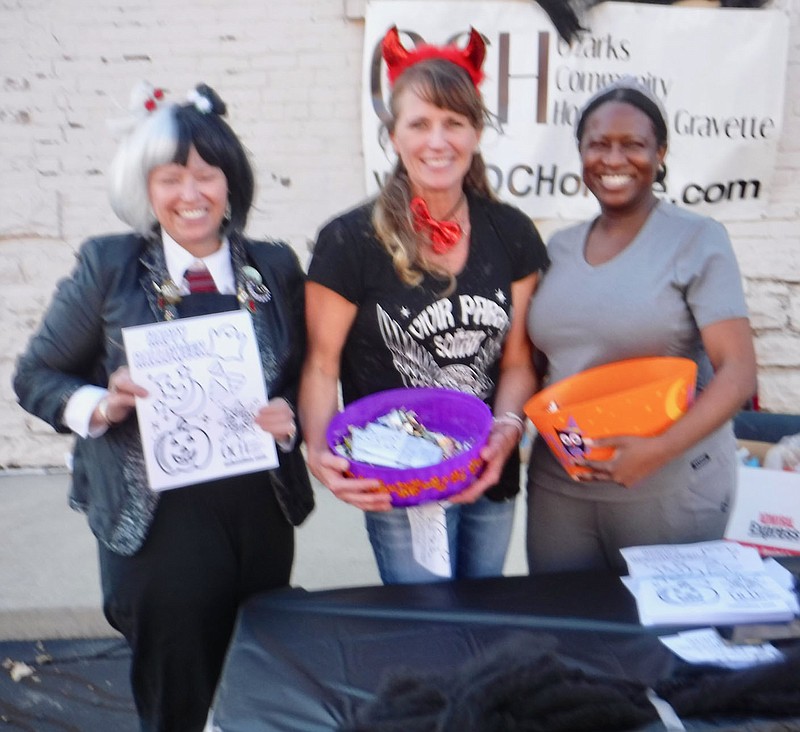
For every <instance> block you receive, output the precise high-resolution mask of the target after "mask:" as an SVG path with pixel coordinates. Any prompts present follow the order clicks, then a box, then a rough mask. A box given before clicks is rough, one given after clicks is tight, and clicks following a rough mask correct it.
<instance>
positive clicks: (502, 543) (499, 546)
mask: <svg viewBox="0 0 800 732" xmlns="http://www.w3.org/2000/svg"><path fill="white" fill-rule="evenodd" d="M515 503H516V502H515V500H514V499H511V500H507V501H502V502H496V501H490V500H489V499H488V498H481V499H480V500H478V501H476V502H475V503H469V504H459V505H451V506H448V507H447V508H446V510H445V516H446V520H447V541H448V544H449V548H450V568H451V572H452V579H466V578H478V577H499V576H500V575H502V574H503V565H504V564H505V559H506V552H507V551H508V545H509V542H510V540H511V528H512V525H513V523H514V507H515ZM366 524H367V532H368V533H369V540H370V543H371V544H372V551H373V552H374V553H375V561H376V562H377V563H378V571H379V572H380V575H381V580H383V583H384V584H387V585H393V584H412V583H417V582H443V581H447V578H446V577H440V576H438V575H436V574H433V572H430V571H428V570H427V569H425V568H424V567H422V566H421V565H419V564H417V562H416V561H415V560H414V556H413V552H412V548H411V524H410V522H409V520H408V515H407V512H406V509H404V508H394V509H392V510H391V511H386V512H382V511H367V513H366Z"/></svg>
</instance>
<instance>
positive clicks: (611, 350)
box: [527, 77, 756, 573]
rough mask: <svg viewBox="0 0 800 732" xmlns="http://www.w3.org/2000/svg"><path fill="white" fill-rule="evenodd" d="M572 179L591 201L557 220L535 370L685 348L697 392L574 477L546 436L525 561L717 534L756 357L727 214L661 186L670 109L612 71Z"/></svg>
mask: <svg viewBox="0 0 800 732" xmlns="http://www.w3.org/2000/svg"><path fill="white" fill-rule="evenodd" d="M577 141H578V147H579V150H580V154H581V162H582V166H583V179H584V181H585V183H586V186H587V187H588V188H589V190H590V191H591V192H592V193H593V194H594V196H595V197H596V198H597V200H598V202H599V204H600V214H599V215H598V216H597V217H596V218H595V219H593V220H591V221H586V222H584V223H581V224H578V225H577V226H573V227H571V228H568V229H565V230H563V231H560V232H558V233H557V234H555V235H554V236H553V238H552V240H551V241H550V243H549V245H548V251H549V254H550V258H551V262H552V264H551V267H550V269H549V271H548V272H547V274H546V275H545V277H544V279H543V281H542V284H541V285H540V286H539V288H538V289H537V292H536V294H535V296H534V298H533V300H532V303H531V307H530V310H529V314H528V333H529V335H530V337H531V339H532V341H533V343H534V346H535V347H536V349H537V350H538V351H539V352H540V354H542V355H543V356H544V357H546V362H547V383H555V382H557V381H560V380H561V379H564V378H566V377H568V376H571V375H573V374H576V373H578V372H580V371H584V370H585V369H588V368H591V367H593V366H598V365H601V364H606V363H610V362H613V361H619V360H623V359H629V358H636V357H646V356H682V357H686V358H691V359H693V360H694V361H695V362H696V363H697V365H698V385H697V386H698V389H697V391H698V396H697V399H696V401H695V403H694V404H693V406H692V407H691V408H690V409H689V410H688V412H687V413H686V414H685V415H684V416H683V417H682V418H681V419H679V420H678V421H677V422H676V423H675V424H673V425H672V426H671V427H670V428H669V429H668V430H667V431H666V432H664V433H663V434H661V435H658V436H656V437H647V438H642V437H633V436H619V437H615V438H607V440H605V441H604V444H607V445H609V446H612V447H613V448H614V450H615V452H614V457H613V458H612V459H611V460H608V461H606V462H600V461H589V462H588V466H589V468H590V469H591V471H590V473H589V474H588V475H587V476H586V477H585V478H584V479H583V480H582V481H581V482H577V481H575V480H573V479H571V478H570V477H569V476H568V475H567V473H566V472H565V471H564V470H563V469H562V468H561V466H560V465H559V464H558V463H557V462H556V460H555V458H554V457H553V455H552V454H551V453H550V451H549V448H548V447H547V446H546V444H545V443H544V441H543V440H541V439H538V440H537V441H536V443H535V445H534V449H533V452H532V456H531V464H530V470H529V481H528V501H529V515H528V538H527V550H528V563H529V567H530V571H531V572H532V573H535V572H553V571H562V570H582V569H594V568H610V569H613V570H615V571H619V572H622V571H624V563H623V561H622V558H621V555H620V553H619V549H620V548H621V547H625V546H631V545H640V544H660V543H683V542H693V541H702V540H710V539H718V538H721V537H722V534H723V532H724V529H725V524H726V522H727V519H728V511H729V508H730V504H731V501H732V498H733V493H734V490H735V485H736V464H735V441H734V436H733V431H732V429H731V417H732V416H733V415H734V414H735V413H736V412H737V411H738V410H739V409H740V408H741V406H742V405H743V404H744V402H745V401H746V400H747V399H748V398H749V397H750V396H751V395H752V394H753V392H754V391H755V386H756V364H755V356H754V352H753V343H752V337H751V332H750V324H749V322H748V319H747V307H746V305H745V300H744V295H743V292H742V284H741V278H740V274H739V270H738V266H737V263H736V259H735V257H734V253H733V250H732V248H731V244H730V240H729V239H728V235H727V233H726V232H725V229H724V228H723V227H722V226H721V225H720V224H719V223H717V222H716V221H714V220H712V219H710V218H707V217H704V216H699V215H697V214H695V213H691V212H689V211H686V210H683V209H680V208H677V207H676V206H674V205H672V204H670V203H668V202H667V201H664V200H660V199H659V198H657V197H656V195H655V194H654V192H653V185H654V183H657V182H660V181H662V180H663V176H664V174H665V168H664V157H665V154H666V151H667V118H666V115H665V113H664V111H663V109H662V107H661V104H660V102H659V101H658V99H657V98H655V97H654V96H653V94H652V93H651V92H650V90H649V89H647V88H646V87H643V86H641V85H639V84H638V83H637V82H636V81H635V80H634V79H632V78H631V77H625V78H623V79H621V80H620V81H618V82H615V83H614V84H613V85H612V86H610V87H607V88H605V89H603V90H601V91H600V92H599V93H598V94H597V95H595V96H594V97H593V98H592V99H590V100H589V102H588V103H587V105H586V106H585V107H584V109H583V110H582V112H581V115H580V117H579V121H578V125H577Z"/></svg>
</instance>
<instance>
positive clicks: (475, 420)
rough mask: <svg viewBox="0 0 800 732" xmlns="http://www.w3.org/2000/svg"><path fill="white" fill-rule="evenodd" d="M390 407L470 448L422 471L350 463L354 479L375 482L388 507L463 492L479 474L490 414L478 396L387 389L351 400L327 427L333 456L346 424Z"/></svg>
mask: <svg viewBox="0 0 800 732" xmlns="http://www.w3.org/2000/svg"><path fill="white" fill-rule="evenodd" d="M393 409H408V410H410V411H413V412H415V413H416V415H417V418H418V419H419V421H420V422H421V423H422V424H423V425H424V426H425V427H427V428H428V429H430V430H433V431H435V432H442V433H443V434H446V435H449V436H450V437H453V438H455V439H456V440H460V441H463V440H469V441H470V443H471V445H472V446H471V447H470V448H469V449H467V450H465V451H464V452H460V453H458V455H454V456H453V457H451V458H449V459H448V460H443V461H442V462H441V463H437V464H436V465H428V466H427V467H424V468H386V467H381V466H379V465H369V464H368V463H361V462H358V461H356V460H351V461H350V472H351V473H352V474H353V476H354V477H356V478H377V479H378V480H380V481H381V484H382V486H383V487H384V488H386V489H388V490H389V491H390V492H391V494H392V505H394V506H414V505H416V504H418V503H426V502H428V501H439V500H442V499H443V498H447V497H448V496H452V495H454V494H455V493H458V492H460V491H463V490H464V489H465V488H467V487H469V486H470V485H471V484H472V483H473V482H474V481H475V479H476V478H477V477H478V476H479V475H480V474H481V471H482V470H483V460H482V459H481V457H480V451H481V448H482V447H483V446H484V445H485V444H486V441H487V440H488V439H489V431H490V430H491V428H492V413H491V411H490V410H489V407H487V406H486V405H485V404H484V403H483V402H482V401H481V400H480V399H478V397H476V396H472V395H471V394H465V393H463V392H460V391H454V390H452V389H438V388H437V389H428V388H420V389H389V390H387V391H379V392H376V393H375V394H370V395H369V396H366V397H363V398H361V399H358V400H356V401H354V402H351V403H350V404H348V405H347V407H346V408H345V409H344V411H342V412H339V414H337V415H336V416H335V417H334V418H333V419H332V420H331V423H330V424H329V425H328V430H327V439H328V445H329V446H330V448H331V450H333V451H334V452H336V447H337V446H338V445H340V444H341V443H342V442H343V440H344V438H345V436H347V435H348V434H349V431H350V427H351V426H354V427H363V426H364V425H365V424H367V423H369V422H372V421H374V420H376V419H377V418H378V417H382V416H383V415H384V414H388V413H389V412H391V411H392V410H393Z"/></svg>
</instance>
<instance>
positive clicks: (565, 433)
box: [556, 429, 589, 458]
mask: <svg viewBox="0 0 800 732" xmlns="http://www.w3.org/2000/svg"><path fill="white" fill-rule="evenodd" d="M556 434H557V435H558V439H559V440H560V441H561V445H562V446H563V448H564V449H565V450H566V451H567V452H568V453H569V454H570V456H571V457H574V458H584V457H586V453H587V451H588V450H589V448H588V446H587V445H586V443H585V442H584V439H583V435H582V434H581V433H580V432H579V431H578V430H559V429H556Z"/></svg>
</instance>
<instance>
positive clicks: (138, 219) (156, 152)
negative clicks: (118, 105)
mask: <svg viewBox="0 0 800 732" xmlns="http://www.w3.org/2000/svg"><path fill="white" fill-rule="evenodd" d="M151 88H152V87H151ZM144 104H145V105H149V106H147V109H148V110H149V109H150V108H151V107H153V111H149V112H147V113H146V114H144V115H143V116H142V115H140V119H139V120H138V121H137V122H136V123H135V126H134V128H133V129H132V130H131V131H130V132H129V134H128V135H127V136H126V137H125V138H124V139H123V140H122V142H121V143H120V146H119V148H118V150H117V153H116V155H115V157H114V159H113V160H112V162H111V166H110V168H109V171H108V178H109V197H110V199H111V207H112V208H113V210H114V213H115V214H116V215H117V216H118V217H119V218H120V219H121V220H122V221H124V222H125V223H126V224H128V225H129V226H131V227H133V229H135V230H136V231H137V232H139V233H140V234H143V235H149V234H151V233H153V232H154V231H155V230H157V228H158V221H157V220H156V217H155V214H154V213H153V208H152V206H151V205H150V197H149V194H148V181H149V177H150V173H151V172H152V170H153V169H154V168H156V167H157V166H159V165H166V164H168V163H178V164H179V165H185V164H186V161H187V159H188V157H189V151H190V149H191V148H192V147H194V148H195V149H196V150H197V152H198V154H199V155H200V157H201V158H203V160H205V161H206V162H207V163H208V164H209V165H213V166H214V167H216V168H220V169H221V170H222V172H223V173H224V174H225V178H226V180H227V184H228V207H229V211H230V214H229V216H226V218H225V220H224V222H223V228H224V231H223V232H221V233H224V234H227V233H229V232H231V231H242V230H243V229H244V227H245V224H246V223H247V216H248V213H249V211H250V207H251V205H252V203H253V196H254V193H255V182H254V175H253V169H252V167H251V165H250V161H249V159H248V157H247V153H246V152H245V149H244V147H243V146H242V143H241V142H240V141H239V138H238V137H237V136H236V134H235V133H234V132H233V130H232V129H231V128H230V126H229V125H228V124H227V122H225V120H224V119H223V118H222V115H224V114H225V112H226V107H225V103H224V102H223V101H222V100H221V99H220V98H219V96H218V95H217V94H216V92H214V90H213V89H211V88H210V87H208V86H206V85H204V84H200V85H199V86H198V87H197V88H196V89H195V90H194V91H193V92H192V93H191V94H190V96H189V101H188V102H186V103H185V104H160V105H156V104H155V103H154V102H153V100H152V98H149V99H147V100H145V101H144Z"/></svg>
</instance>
